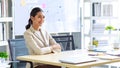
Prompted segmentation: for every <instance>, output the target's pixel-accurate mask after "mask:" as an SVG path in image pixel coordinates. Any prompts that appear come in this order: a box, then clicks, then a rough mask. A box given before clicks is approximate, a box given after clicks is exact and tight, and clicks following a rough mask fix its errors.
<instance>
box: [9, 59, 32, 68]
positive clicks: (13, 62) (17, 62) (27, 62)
mask: <svg viewBox="0 0 120 68" xmlns="http://www.w3.org/2000/svg"><path fill="white" fill-rule="evenodd" d="M12 63H29V64H30V68H33V63H32V62H30V61H21V60H20V61H11V62H10V63H9V64H12Z"/></svg>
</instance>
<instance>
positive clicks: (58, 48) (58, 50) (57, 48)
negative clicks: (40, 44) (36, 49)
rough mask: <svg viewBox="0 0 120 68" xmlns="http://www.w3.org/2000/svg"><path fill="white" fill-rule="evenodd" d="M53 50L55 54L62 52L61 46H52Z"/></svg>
mask: <svg viewBox="0 0 120 68" xmlns="http://www.w3.org/2000/svg"><path fill="white" fill-rule="evenodd" d="M51 48H52V51H53V52H54V53H58V52H61V46H60V45H59V44H55V45H52V46H51Z"/></svg>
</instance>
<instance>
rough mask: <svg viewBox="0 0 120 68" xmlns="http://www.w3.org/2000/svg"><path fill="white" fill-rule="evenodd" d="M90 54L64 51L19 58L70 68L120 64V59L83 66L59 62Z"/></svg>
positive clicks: (84, 51)
mask: <svg viewBox="0 0 120 68" xmlns="http://www.w3.org/2000/svg"><path fill="white" fill-rule="evenodd" d="M88 53H89V52H88V51H87V50H74V51H64V52H61V53H56V54H47V55H26V56H19V57H17V59H18V60H24V61H31V62H36V63H42V64H49V65H56V66H63V67H69V68H88V67H92V66H99V65H104V64H108V63H113V62H120V59H115V60H97V61H95V62H90V63H83V64H67V63H61V62H59V59H60V58H61V57H66V56H80V55H82V56H83V55H87V54H88Z"/></svg>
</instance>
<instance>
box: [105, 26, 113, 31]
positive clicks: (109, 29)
mask: <svg viewBox="0 0 120 68" xmlns="http://www.w3.org/2000/svg"><path fill="white" fill-rule="evenodd" d="M105 30H108V31H109V33H111V30H115V28H114V27H113V26H111V25H108V26H106V27H105Z"/></svg>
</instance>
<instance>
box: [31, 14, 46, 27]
mask: <svg viewBox="0 0 120 68" xmlns="http://www.w3.org/2000/svg"><path fill="white" fill-rule="evenodd" d="M44 18H45V16H44V15H43V13H42V12H38V13H37V14H36V16H35V17H33V16H31V19H32V21H33V25H34V26H36V27H38V26H42V24H43V22H44Z"/></svg>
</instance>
